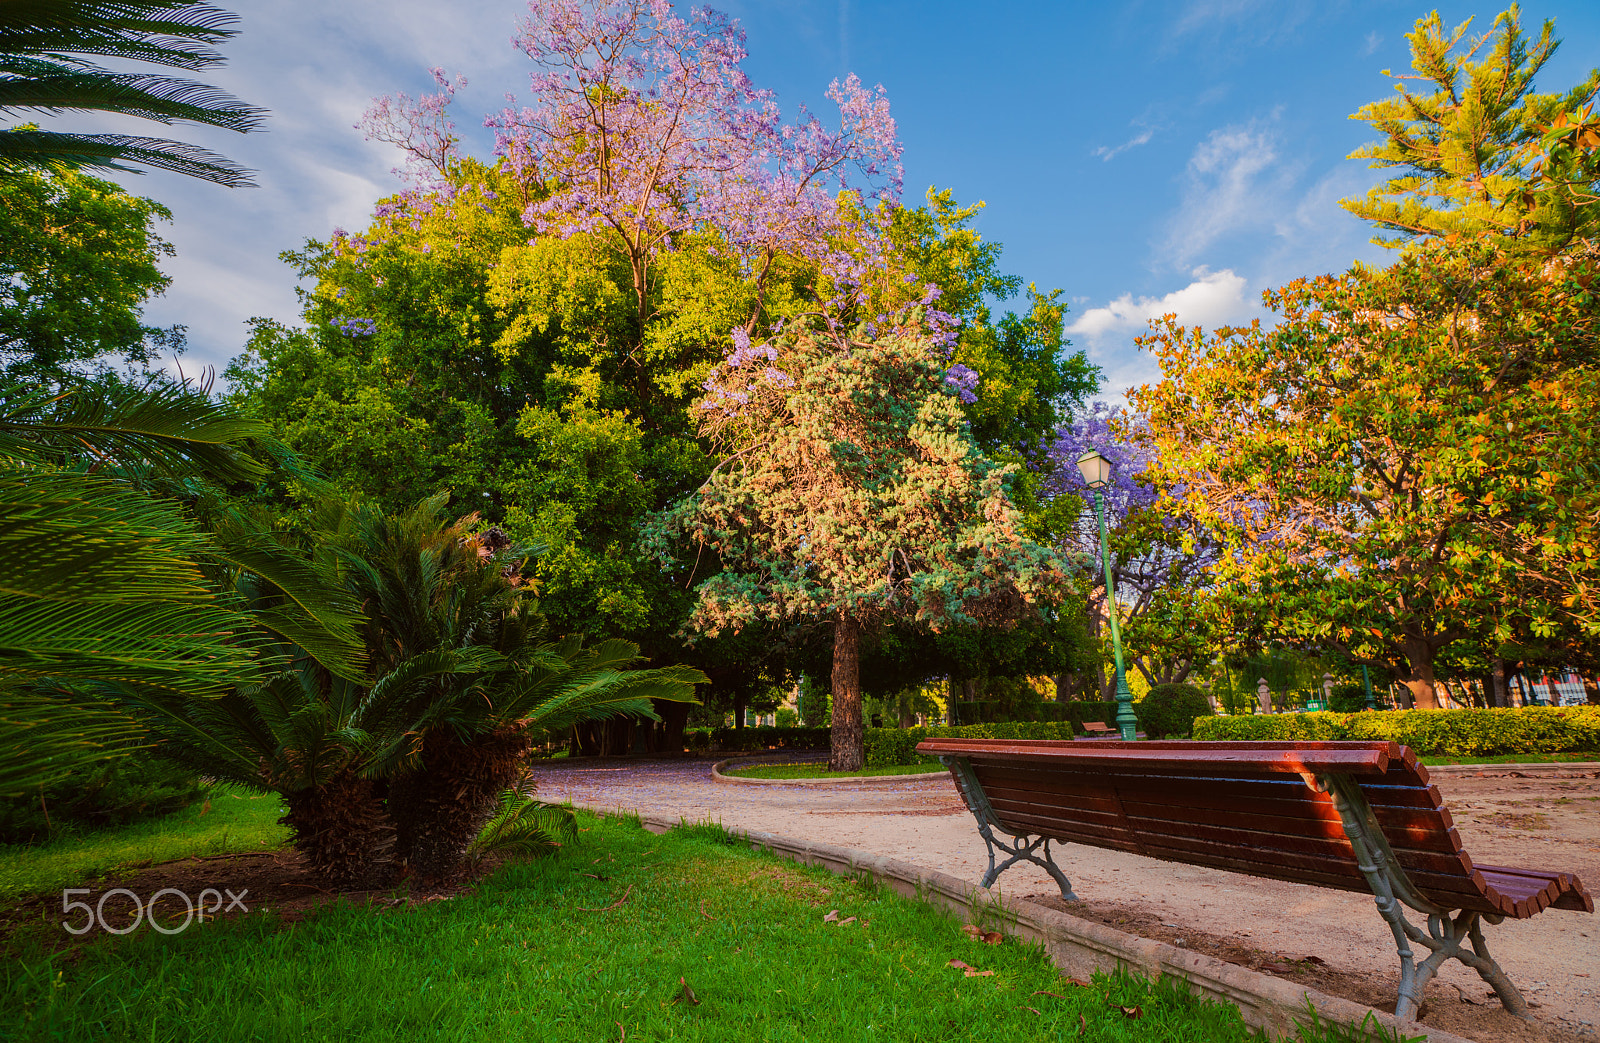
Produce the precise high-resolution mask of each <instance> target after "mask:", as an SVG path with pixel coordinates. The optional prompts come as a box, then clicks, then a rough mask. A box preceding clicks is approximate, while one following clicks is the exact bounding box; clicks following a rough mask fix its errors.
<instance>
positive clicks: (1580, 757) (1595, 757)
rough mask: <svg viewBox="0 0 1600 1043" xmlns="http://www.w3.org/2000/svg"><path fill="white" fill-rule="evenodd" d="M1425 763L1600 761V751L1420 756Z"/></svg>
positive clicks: (1420, 759)
mask: <svg viewBox="0 0 1600 1043" xmlns="http://www.w3.org/2000/svg"><path fill="white" fill-rule="evenodd" d="M1417 760H1419V761H1421V762H1422V763H1423V764H1429V765H1432V764H1547V763H1567V762H1570V761H1600V753H1596V752H1594V751H1593V750H1590V751H1589V752H1588V753H1505V754H1501V755H1500V756H1497V757H1418V758H1417Z"/></svg>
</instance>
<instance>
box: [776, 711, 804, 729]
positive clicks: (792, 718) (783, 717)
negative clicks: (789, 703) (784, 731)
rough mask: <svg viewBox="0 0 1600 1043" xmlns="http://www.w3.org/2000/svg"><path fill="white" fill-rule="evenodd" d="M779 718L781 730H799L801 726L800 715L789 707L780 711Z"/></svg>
mask: <svg viewBox="0 0 1600 1043" xmlns="http://www.w3.org/2000/svg"><path fill="white" fill-rule="evenodd" d="M777 717H778V727H779V728H797V727H799V726H800V715H799V714H797V713H795V712H794V711H793V710H791V709H789V708H788V707H783V708H781V709H779V710H778V713H777Z"/></svg>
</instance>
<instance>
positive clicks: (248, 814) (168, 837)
mask: <svg viewBox="0 0 1600 1043" xmlns="http://www.w3.org/2000/svg"><path fill="white" fill-rule="evenodd" d="M281 814H283V811H282V809H281V808H280V804H279V799H278V797H277V796H276V795H274V794H259V793H252V792H250V791H249V790H245V789H241V788H239V787H236V786H228V785H218V786H212V787H210V788H209V789H208V790H207V792H206V795H205V796H204V797H202V798H201V799H200V800H198V801H196V802H195V803H194V804H191V805H190V806H189V807H187V808H184V809H183V810H181V811H174V812H173V813H172V814H170V815H163V816H162V817H161V818H156V819H151V820H150V821H148V822H139V823H135V824H133V825H130V826H121V827H117V828H113V829H104V830H96V831H94V832H90V833H84V834H80V835H75V836H68V837H64V838H62V839H60V840H56V841H52V842H50V843H48V844H38V845H9V844H0V902H4V901H7V900H10V899H14V898H17V897H19V896H22V895H30V894H41V893H46V892H50V891H59V890H60V889H62V888H64V887H75V886H77V885H78V884H80V883H82V882H83V881H85V880H90V879H93V878H95V877H98V876H104V875H105V874H106V873H108V872H110V871H111V870H113V869H119V868H122V867H127V866H142V865H150V864H153V863H156V862H170V861H172V860H174V859H179V858H187V857H189V856H191V855H220V854H227V853H238V852H245V851H261V850H263V849H266V848H274V847H278V846H280V845H282V844H284V843H285V842H286V841H287V840H288V838H289V831H288V830H287V829H285V828H284V827H282V826H280V825H278V823H277V819H278V816H279V815H281Z"/></svg>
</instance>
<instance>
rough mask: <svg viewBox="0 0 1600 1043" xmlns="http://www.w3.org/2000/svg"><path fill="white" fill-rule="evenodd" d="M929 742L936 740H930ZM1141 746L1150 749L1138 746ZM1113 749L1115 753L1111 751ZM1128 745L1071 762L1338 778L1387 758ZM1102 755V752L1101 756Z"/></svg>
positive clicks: (1030, 750)
mask: <svg viewBox="0 0 1600 1043" xmlns="http://www.w3.org/2000/svg"><path fill="white" fill-rule="evenodd" d="M927 741H928V743H933V742H937V741H938V740H934V739H930V740H927ZM1138 745H1140V746H1149V745H1153V744H1151V743H1140V744H1138ZM1113 746H1114V747H1115V748H1114V749H1113V748H1111V747H1113ZM1127 747H1128V744H1127V743H1115V744H1114V743H1111V742H1109V741H1108V742H1096V743H1093V744H1074V748H1075V749H1079V750H1083V751H1085V752H1084V753H1082V754H1079V755H1077V756H1074V757H1073V758H1072V763H1074V764H1076V765H1079V766H1081V767H1106V768H1109V767H1119V768H1129V767H1131V768H1141V767H1142V768H1149V769H1153V770H1161V769H1169V770H1170V769H1179V770H1182V769H1188V770H1190V771H1195V772H1202V773H1215V774H1223V773H1227V772H1233V771H1244V772H1249V771H1258V772H1301V771H1304V772H1319V771H1336V772H1339V773H1340V774H1342V775H1384V774H1387V773H1388V770H1389V757H1388V754H1387V752H1386V751H1384V750H1381V749H1362V750H1216V751H1212V750H1182V749H1177V750H1175V749H1170V748H1168V749H1161V750H1142V749H1132V750H1130V749H1128V748H1127ZM1102 751H1104V752H1102ZM1063 752H1064V751H1062V750H1059V749H1055V750H1050V749H1039V748H1035V747H1029V746H1021V745H1017V744H1015V743H1011V744H1006V745H1000V744H995V745H992V746H985V747H979V748H973V749H964V750H962V751H961V753H962V755H964V756H967V757H970V758H971V759H972V762H973V763H974V764H982V763H985V762H992V761H995V760H1003V761H1006V762H1008V763H1014V764H1015V763H1020V764H1028V763H1030V762H1036V763H1040V764H1053V763H1059V762H1060V758H1061V754H1062V753H1063Z"/></svg>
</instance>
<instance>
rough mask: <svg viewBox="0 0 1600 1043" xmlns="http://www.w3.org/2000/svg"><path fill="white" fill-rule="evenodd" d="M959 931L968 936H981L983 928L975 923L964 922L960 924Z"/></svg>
mask: <svg viewBox="0 0 1600 1043" xmlns="http://www.w3.org/2000/svg"><path fill="white" fill-rule="evenodd" d="M961 933H962V934H964V935H967V936H968V937H969V938H982V937H983V928H982V927H979V926H978V925H977V924H971V923H964V924H962V925H961Z"/></svg>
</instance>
